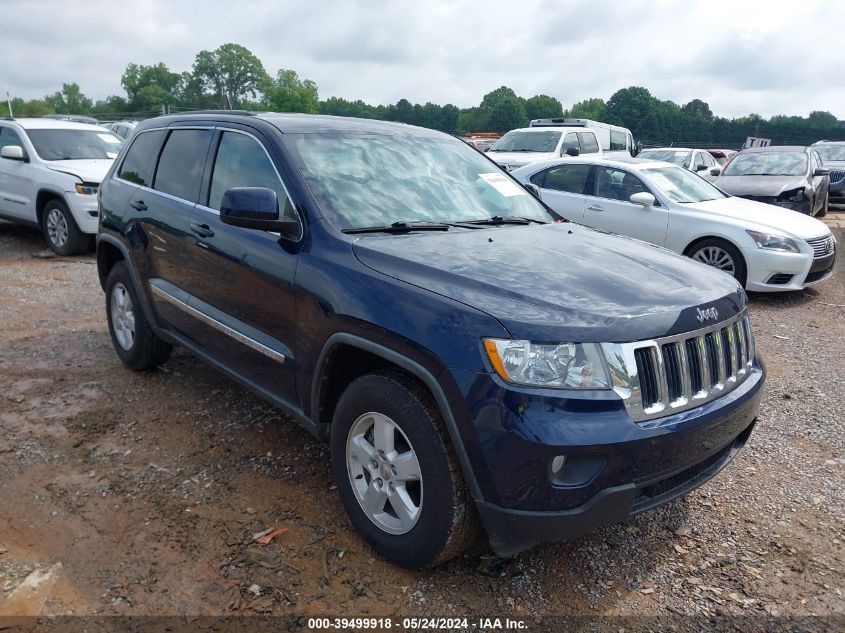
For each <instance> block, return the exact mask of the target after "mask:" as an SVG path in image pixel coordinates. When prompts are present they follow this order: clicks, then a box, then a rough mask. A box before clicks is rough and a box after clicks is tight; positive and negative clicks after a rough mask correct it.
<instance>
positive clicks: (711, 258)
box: [687, 238, 747, 287]
mask: <svg viewBox="0 0 845 633" xmlns="http://www.w3.org/2000/svg"><path fill="white" fill-rule="evenodd" d="M687 256H688V257H690V258H692V259H694V260H695V261H697V262H701V263H702V264H707V265H708V266H712V267H713V268H717V269H718V270H721V271H722V272H725V273H728V274H729V275H732V276H733V277H734V278H735V279H736V280H737V281H738V282H739V283H740V284H741V285H742V286H743V287H745V279H746V276H747V270H746V267H745V260H744V259H743V258H742V255H741V254H740V252H739V250H738V249H737V248H736V247H735V246H734V245H733V244H731V243H729V242H726V241H725V240H720V239H718V238H710V239H706V240H702V241H700V242H699V243H698V244H696V245H695V246H694V247H693V248H692V249H690V250H689V251H688V252H687Z"/></svg>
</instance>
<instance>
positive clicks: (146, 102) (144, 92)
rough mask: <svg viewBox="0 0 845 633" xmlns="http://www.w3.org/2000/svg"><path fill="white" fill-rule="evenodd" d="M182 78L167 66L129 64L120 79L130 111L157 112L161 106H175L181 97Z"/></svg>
mask: <svg viewBox="0 0 845 633" xmlns="http://www.w3.org/2000/svg"><path fill="white" fill-rule="evenodd" d="M183 82H184V78H183V75H181V74H179V73H175V72H172V71H171V70H170V69H169V68H168V67H167V66H165V65H164V64H162V63H158V64H156V65H155V66H143V65H138V64H129V65H128V66H127V67H126V70H125V71H124V73H123V76H122V77H121V78H120V84H121V85H122V86H123V89H124V90H126V96H127V98H128V102H129V108H130V109H131V110H139V111H143V110H158V109H160V108H161V106H163V105H168V106H173V105H176V104H177V103H178V102H179V100H180V96H181V92H182V87H183Z"/></svg>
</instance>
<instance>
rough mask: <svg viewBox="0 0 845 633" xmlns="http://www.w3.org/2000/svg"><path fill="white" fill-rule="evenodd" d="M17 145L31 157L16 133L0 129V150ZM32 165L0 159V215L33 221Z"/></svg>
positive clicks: (33, 190)
mask: <svg viewBox="0 0 845 633" xmlns="http://www.w3.org/2000/svg"><path fill="white" fill-rule="evenodd" d="M6 145H17V146H18V147H20V148H21V149H23V151H24V156H31V154H30V153H29V152H28V151H27V147H26V145H24V143H23V141H22V140H21V138H20V136H19V135H18V133H17V132H16V131H15V130H13V129H12V128H10V127H5V126H2V127H0V149H2V148H3V147H5V146H6ZM32 171H33V169H32V163H27V162H24V161H22V160H13V159H10V158H0V215H5V216H8V217H11V218H20V219H22V220H29V221H31V222H34V221H35V219H36V218H35V200H34V196H35V183H34V181H33V178H32Z"/></svg>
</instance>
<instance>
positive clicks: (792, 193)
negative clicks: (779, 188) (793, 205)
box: [777, 187, 806, 202]
mask: <svg viewBox="0 0 845 633" xmlns="http://www.w3.org/2000/svg"><path fill="white" fill-rule="evenodd" d="M805 198H806V196H805V195H804V187H798V188H797V189H790V190H789V191H784V192H783V193H781V194H780V195H778V197H777V201H778V202H803V201H804V199H805Z"/></svg>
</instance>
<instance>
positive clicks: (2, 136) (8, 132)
mask: <svg viewBox="0 0 845 633" xmlns="http://www.w3.org/2000/svg"><path fill="white" fill-rule="evenodd" d="M7 145H17V146H19V147H20V148H21V149H23V143H21V137H20V136H18V133H17V132H15V131H14V130H12V129H10V128H7V127H0V148H3V147H6V146H7Z"/></svg>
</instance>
